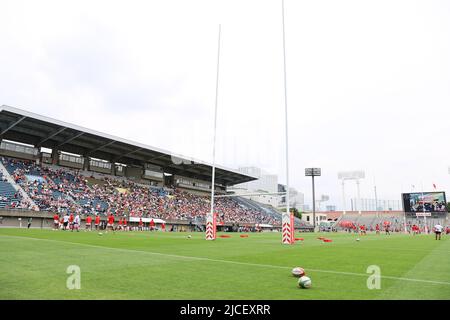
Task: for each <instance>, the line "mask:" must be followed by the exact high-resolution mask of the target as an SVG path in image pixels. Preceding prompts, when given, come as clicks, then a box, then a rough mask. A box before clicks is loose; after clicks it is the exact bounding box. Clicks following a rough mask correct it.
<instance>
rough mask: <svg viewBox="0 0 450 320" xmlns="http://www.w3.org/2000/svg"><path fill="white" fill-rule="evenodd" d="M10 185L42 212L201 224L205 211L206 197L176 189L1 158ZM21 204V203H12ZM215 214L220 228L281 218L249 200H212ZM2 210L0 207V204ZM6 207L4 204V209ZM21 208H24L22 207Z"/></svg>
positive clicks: (3, 190) (7, 191) (4, 192)
mask: <svg viewBox="0 0 450 320" xmlns="http://www.w3.org/2000/svg"><path fill="white" fill-rule="evenodd" d="M2 163H3V165H4V166H5V168H6V169H7V171H8V173H9V174H10V175H11V177H12V178H13V180H14V181H15V182H16V183H17V184H18V185H19V186H20V187H21V188H22V189H23V190H24V191H25V192H26V193H27V194H28V195H29V196H30V198H31V199H32V200H33V201H34V202H35V203H36V205H37V206H38V207H39V210H41V211H52V212H64V211H65V210H68V209H71V210H77V211H78V212H80V213H85V214H93V213H98V214H102V215H106V214H108V213H109V212H111V213H113V214H115V215H127V216H137V217H152V218H162V219H172V220H188V221H195V223H196V224H197V225H199V224H200V222H204V219H205V216H206V214H207V213H208V212H209V210H210V199H209V197H207V196H198V195H194V194H191V193H188V192H185V191H182V190H179V189H176V190H172V189H165V188H157V187H152V186H149V185H144V184H139V183H135V182H133V181H131V180H127V179H126V178H123V177H116V176H111V175H105V174H97V173H93V172H89V171H75V170H71V169H68V168H62V167H59V166H55V165H43V166H42V167H41V166H39V165H37V164H36V163H35V162H33V161H28V160H18V159H11V158H5V157H3V158H2ZM8 184H9V183H3V184H2V185H0V187H1V189H0V196H2V197H5V198H7V197H8V196H11V192H12V191H11V190H14V188H13V187H12V186H11V185H10V184H9V187H10V188H8ZM17 201H20V200H17ZM214 204H215V211H216V212H217V213H218V219H219V221H221V222H224V223H259V224H271V225H273V224H279V223H280V222H281V215H280V214H279V213H278V212H276V211H275V210H273V209H270V208H267V207H263V206H261V205H259V204H257V203H256V202H253V201H250V200H246V199H245V200H244V199H243V200H241V201H239V200H238V199H234V198H216V199H215V203H214ZM0 205H1V204H0ZM3 205H5V206H6V205H7V202H5V204H3ZM23 208H26V206H23Z"/></svg>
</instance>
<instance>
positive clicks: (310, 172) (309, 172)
mask: <svg viewBox="0 0 450 320" xmlns="http://www.w3.org/2000/svg"><path fill="white" fill-rule="evenodd" d="M321 175H322V170H321V169H320V168H306V169H305V176H306V177H311V178H312V196H313V227H314V231H316V187H315V183H314V177H320V176H321Z"/></svg>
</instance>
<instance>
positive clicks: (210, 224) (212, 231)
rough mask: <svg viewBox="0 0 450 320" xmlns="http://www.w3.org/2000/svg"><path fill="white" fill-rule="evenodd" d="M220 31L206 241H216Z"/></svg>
mask: <svg viewBox="0 0 450 320" xmlns="http://www.w3.org/2000/svg"><path fill="white" fill-rule="evenodd" d="M220 31H221V25H220V24H219V39H218V44H217V71H216V101H215V106H214V138H213V159H212V177H211V211H210V212H209V214H208V215H207V217H206V240H215V238H216V226H215V223H214V220H215V219H214V191H215V190H214V185H215V179H216V131H217V98H218V95H219V62H220Z"/></svg>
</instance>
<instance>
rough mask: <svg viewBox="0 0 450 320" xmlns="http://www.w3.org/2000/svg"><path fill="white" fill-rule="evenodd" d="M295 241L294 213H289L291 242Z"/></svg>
mask: <svg viewBox="0 0 450 320" xmlns="http://www.w3.org/2000/svg"><path fill="white" fill-rule="evenodd" d="M293 243H295V225H294V214H292V213H291V244H293Z"/></svg>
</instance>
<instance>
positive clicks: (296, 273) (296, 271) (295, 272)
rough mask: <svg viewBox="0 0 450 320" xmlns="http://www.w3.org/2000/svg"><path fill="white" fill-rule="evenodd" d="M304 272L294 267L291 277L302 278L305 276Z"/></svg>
mask: <svg viewBox="0 0 450 320" xmlns="http://www.w3.org/2000/svg"><path fill="white" fill-rule="evenodd" d="M305 274H306V273H305V270H304V269H303V268H300V267H295V268H294V269H292V275H293V276H294V277H297V278H300V277H303V276H304V275H305Z"/></svg>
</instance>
